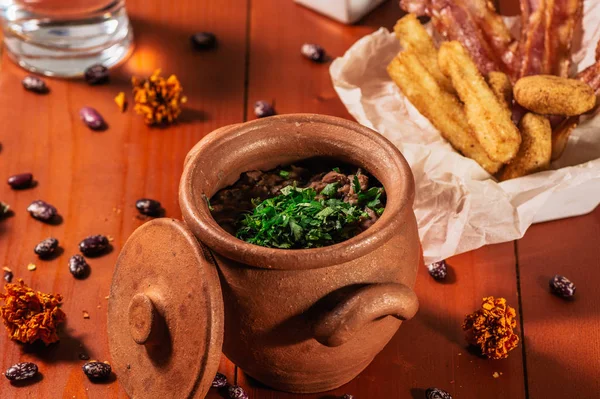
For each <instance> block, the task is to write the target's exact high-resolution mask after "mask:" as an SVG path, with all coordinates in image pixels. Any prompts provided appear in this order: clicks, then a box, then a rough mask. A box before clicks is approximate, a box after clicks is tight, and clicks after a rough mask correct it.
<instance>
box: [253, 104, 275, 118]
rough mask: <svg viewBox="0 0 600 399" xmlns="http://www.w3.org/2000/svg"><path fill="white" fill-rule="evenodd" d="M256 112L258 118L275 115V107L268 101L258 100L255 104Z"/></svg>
mask: <svg viewBox="0 0 600 399" xmlns="http://www.w3.org/2000/svg"><path fill="white" fill-rule="evenodd" d="M254 114H255V115H256V117H257V118H265V117H267V116H273V115H275V109H274V108H273V106H272V105H271V104H269V103H268V102H266V101H262V100H261V101H257V102H256V103H255V104H254Z"/></svg>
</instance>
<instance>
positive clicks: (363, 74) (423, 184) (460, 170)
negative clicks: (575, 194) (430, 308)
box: [330, 0, 600, 264]
mask: <svg viewBox="0 0 600 399" xmlns="http://www.w3.org/2000/svg"><path fill="white" fill-rule="evenodd" d="M507 22H508V23H509V25H510V26H511V27H513V28H515V29H512V30H513V31H515V32H518V26H516V25H518V18H510V19H507ZM583 27H584V29H583V32H582V38H581V44H580V45H575V47H574V49H573V61H574V66H575V67H576V68H575V69H576V70H577V71H579V70H582V69H584V68H585V67H587V66H588V65H590V64H592V63H593V61H594V51H595V46H596V43H597V42H598V40H600V0H586V1H584V18H583ZM400 50H401V47H400V44H399V43H398V40H397V39H396V37H395V36H394V34H393V33H390V32H388V31H387V30H386V29H384V28H381V29H379V30H378V31H376V32H375V33H373V34H371V35H368V36H365V37H363V38H362V39H360V40H359V41H358V42H356V43H355V44H354V45H353V46H352V47H351V48H350V49H349V50H348V51H347V52H346V54H345V55H344V56H343V57H341V58H337V59H336V60H335V61H334V62H333V63H332V65H331V68H330V74H331V77H332V81H333V85H334V87H335V90H336V91H337V93H338V95H339V96H340V98H341V100H342V102H343V103H344V104H345V106H346V107H347V108H348V111H349V112H350V113H351V114H352V115H353V116H354V117H355V118H356V120H357V121H358V122H360V123H361V124H363V125H365V126H367V127H369V128H371V129H374V130H376V131H378V132H379V133H381V134H382V135H384V136H385V137H387V138H388V139H390V141H392V142H393V143H394V144H395V145H396V146H398V148H399V149H400V151H402V154H403V155H404V157H405V158H406V160H407V161H408V163H409V164H410V166H411V168H412V171H413V174H414V177H415V183H416V198H415V204H414V212H415V215H416V218H417V222H418V225H419V234H420V237H421V242H422V245H423V253H424V260H425V263H426V264H428V263H431V262H435V261H438V260H441V259H445V258H447V257H450V256H452V255H456V254H460V253H463V252H467V251H470V250H473V249H476V248H479V247H481V246H483V245H486V244H493V243H499V242H505V241H511V240H515V239H518V238H520V237H522V236H523V234H525V231H526V230H527V228H528V227H529V226H530V225H531V223H532V222H533V221H534V218H535V215H536V214H537V213H538V211H540V209H542V207H544V205H545V204H546V200H547V199H548V198H549V197H550V196H551V195H552V194H553V193H554V192H555V191H561V190H565V189H568V188H569V187H575V186H579V185H581V184H585V183H588V182H590V181H592V180H594V179H600V115H596V116H594V117H588V118H587V119H585V118H582V122H581V123H580V125H579V127H578V128H577V129H576V130H575V131H574V132H573V133H572V135H571V137H570V139H569V144H568V146H567V148H566V150H565V152H564V154H563V156H562V157H561V158H560V159H559V160H558V161H556V162H555V163H553V165H552V170H549V171H546V172H542V173H537V174H534V175H530V176H525V177H521V178H518V179H513V180H509V181H506V182H502V183H498V182H496V181H495V180H494V179H492V178H491V177H490V176H489V175H488V174H487V173H486V172H485V171H484V170H483V169H482V168H481V167H480V166H479V165H478V164H477V163H476V162H475V161H473V160H471V159H469V158H465V157H463V156H461V155H459V154H458V153H457V152H455V151H454V150H453V149H452V147H451V146H450V145H449V144H448V143H447V142H446V141H445V140H444V139H443V138H442V137H441V136H440V134H439V133H438V131H437V130H436V129H435V128H434V127H433V126H432V125H431V124H430V123H429V121H428V120H427V119H426V118H425V117H423V116H422V115H421V114H420V113H419V112H418V111H417V110H416V109H415V108H414V107H413V106H412V104H411V103H410V102H409V101H408V100H407V99H406V98H404V96H403V95H402V93H401V92H400V90H399V89H398V88H397V86H396V85H395V84H394V82H392V80H391V79H390V78H389V76H388V75H387V72H386V66H387V65H388V63H389V62H390V61H391V60H392V58H393V57H394V56H395V55H396V54H397V53H398V52H399V51H400ZM594 194H595V195H597V196H598V201H600V192H595V193H594Z"/></svg>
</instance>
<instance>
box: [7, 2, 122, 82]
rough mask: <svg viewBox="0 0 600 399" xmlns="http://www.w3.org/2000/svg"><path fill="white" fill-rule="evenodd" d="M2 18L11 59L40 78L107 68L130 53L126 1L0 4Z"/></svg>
mask: <svg viewBox="0 0 600 399" xmlns="http://www.w3.org/2000/svg"><path fill="white" fill-rule="evenodd" d="M0 17H1V20H2V28H3V30H4V43H5V44H6V49H7V51H8V54H9V55H10V57H11V58H12V59H13V60H14V61H15V62H16V63H18V64H19V65H20V66H22V67H23V68H25V69H27V70H30V71H33V72H36V73H40V74H43V75H48V76H60V77H73V76H80V75H81V74H82V73H83V72H84V71H85V69H86V68H87V67H89V66H91V65H95V64H102V65H104V66H106V67H111V66H114V65H115V64H117V63H119V62H120V61H123V60H124V59H125V58H126V57H127V56H128V55H129V54H130V52H131V49H132V44H133V36H132V32H131V27H130V24H129V18H128V17H127V12H126V10H125V1H124V0H0Z"/></svg>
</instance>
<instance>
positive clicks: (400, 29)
mask: <svg viewBox="0 0 600 399" xmlns="http://www.w3.org/2000/svg"><path fill="white" fill-rule="evenodd" d="M394 32H395V33H396V37H397V38H398V40H399V41H400V44H401V45H402V47H404V49H405V50H410V51H413V52H414V53H415V54H416V55H417V57H419V60H420V61H421V63H422V64H423V66H424V67H425V68H426V69H427V71H428V72H429V73H430V74H431V75H432V76H433V78H434V79H435V80H436V82H438V84H439V85H440V86H441V87H442V88H443V89H444V90H446V91H448V92H450V93H456V92H455V91H454V87H453V86H452V83H451V82H450V79H448V78H447V77H446V76H444V74H443V73H442V71H440V67H439V65H438V50H437V48H435V45H434V44H433V40H432V39H431V36H429V33H427V31H426V30H425V28H424V27H423V25H421V22H419V20H418V19H417V16H416V15H415V14H407V15H405V16H404V17H402V18H400V19H399V20H398V22H396V25H395V26H394Z"/></svg>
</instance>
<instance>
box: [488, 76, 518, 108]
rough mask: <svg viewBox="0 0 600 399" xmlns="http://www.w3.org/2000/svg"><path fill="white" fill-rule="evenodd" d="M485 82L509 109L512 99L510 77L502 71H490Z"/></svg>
mask: <svg viewBox="0 0 600 399" xmlns="http://www.w3.org/2000/svg"><path fill="white" fill-rule="evenodd" d="M486 81H487V84H488V85H489V86H490V89H492V91H493V92H494V95H495V96H496V98H497V99H498V100H500V101H501V102H502V103H503V104H504V105H505V106H506V108H508V109H510V108H511V106H512V100H513V87H512V83H510V78H509V77H508V75H507V74H505V73H504V72H496V71H492V72H490V73H488V75H487V79H486Z"/></svg>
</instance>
